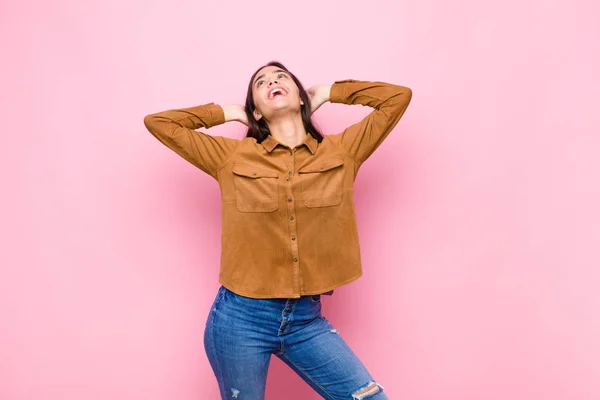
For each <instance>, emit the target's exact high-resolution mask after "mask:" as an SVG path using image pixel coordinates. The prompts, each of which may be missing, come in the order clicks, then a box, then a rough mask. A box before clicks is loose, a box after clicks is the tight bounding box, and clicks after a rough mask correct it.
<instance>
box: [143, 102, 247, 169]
mask: <svg viewBox="0 0 600 400" xmlns="http://www.w3.org/2000/svg"><path fill="white" fill-rule="evenodd" d="M223 123H225V113H224V111H223V108H222V107H221V106H220V105H218V104H215V103H208V104H204V105H200V106H196V107H191V108H182V109H175V110H169V111H163V112H159V113H156V114H150V115H147V116H146V117H144V125H146V128H147V129H148V131H150V133H151V134H152V135H153V136H154V137H155V138H157V139H158V140H159V141H160V142H162V143H163V144H164V145H165V146H167V147H168V148H170V149H171V150H173V151H174V152H175V153H177V154H179V155H180V156H181V157H183V158H184V159H186V160H187V161H189V162H190V163H192V164H193V165H195V166H196V167H198V168H200V169H201V170H202V171H204V172H206V173H208V174H210V175H211V176H212V177H214V178H215V179H217V172H218V170H219V169H221V167H222V166H223V165H224V164H225V162H226V161H227V160H228V159H229V157H230V156H231V155H232V154H233V153H234V152H235V150H236V149H237V147H238V146H239V144H240V143H241V141H240V140H237V139H229V138H226V137H223V136H211V135H208V134H206V133H204V132H202V131H196V130H195V129H198V128H207V129H208V128H210V127H212V126H216V125H220V124H223Z"/></svg>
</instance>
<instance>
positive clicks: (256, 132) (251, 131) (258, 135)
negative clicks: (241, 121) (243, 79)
mask: <svg viewBox="0 0 600 400" xmlns="http://www.w3.org/2000/svg"><path fill="white" fill-rule="evenodd" d="M271 66H275V67H279V68H281V69H282V70H284V71H286V72H287V73H288V74H289V75H290V76H291V77H292V79H293V80H294V82H295V83H296V85H297V86H298V91H299V94H300V99H301V100H302V101H303V102H304V105H303V106H301V107H300V114H301V115H302V123H303V124H304V130H306V132H307V133H308V134H310V135H312V137H314V138H315V139H317V141H318V142H321V141H322V140H323V135H322V134H321V132H319V130H318V129H317V127H316V126H315V125H314V124H313V122H312V120H311V117H310V115H311V112H310V110H311V106H310V99H309V98H308V94H307V93H306V90H304V86H302V84H301V83H300V81H299V80H298V78H296V76H295V75H294V74H292V73H291V72H290V71H289V70H288V69H287V68H286V67H285V66H284V65H283V64H281V63H280V62H278V61H271V62H269V63H267V64H265V65H263V66H262V67H260V68H258V69H257V70H256V72H254V74H252V78H250V83H249V84H248V94H247V95H246V105H245V107H246V116H247V117H248V122H249V124H250V126H249V127H248V133H246V137H253V138H255V139H256V141H257V142H258V143H260V142H262V141H263V140H265V139H266V138H267V136H269V134H270V133H271V132H270V131H269V126H268V125H267V122H266V121H265V119H264V118H261V119H260V120H258V121H257V120H255V119H254V116H253V115H252V113H253V112H254V110H255V109H256V107H255V106H254V96H253V95H252V82H253V81H254V78H255V77H256V74H258V71H260V70H261V69H263V68H264V67H271Z"/></svg>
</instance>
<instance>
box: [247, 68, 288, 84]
mask: <svg viewBox="0 0 600 400" xmlns="http://www.w3.org/2000/svg"><path fill="white" fill-rule="evenodd" d="M276 72H283V73H286V74H287V71H284V70H282V69H276V70H275V71H273V72H271V73H272V74H274V73H276ZM264 76H265V74H262V75H261V76H259V77H258V78H256V80H255V81H254V84H255V85H256V82H258V81H259V79H260V78H264Z"/></svg>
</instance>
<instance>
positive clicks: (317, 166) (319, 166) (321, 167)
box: [298, 157, 344, 173]
mask: <svg viewBox="0 0 600 400" xmlns="http://www.w3.org/2000/svg"><path fill="white" fill-rule="evenodd" d="M341 165H344V160H343V159H342V157H333V158H327V159H324V160H321V161H316V162H312V163H311V164H310V165H307V166H305V167H302V168H300V169H299V170H298V172H299V173H309V172H324V171H328V170H330V169H333V168H336V167H339V166H341Z"/></svg>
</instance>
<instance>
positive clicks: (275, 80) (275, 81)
mask: <svg viewBox="0 0 600 400" xmlns="http://www.w3.org/2000/svg"><path fill="white" fill-rule="evenodd" d="M272 83H277V79H273V80H271V81H269V86H271V84H272Z"/></svg>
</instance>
